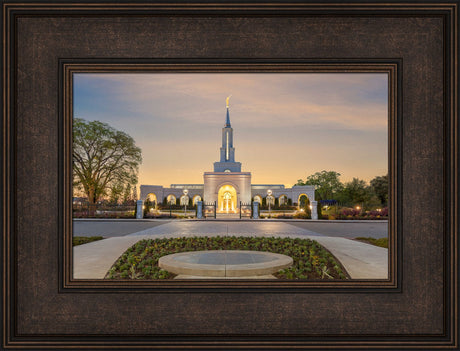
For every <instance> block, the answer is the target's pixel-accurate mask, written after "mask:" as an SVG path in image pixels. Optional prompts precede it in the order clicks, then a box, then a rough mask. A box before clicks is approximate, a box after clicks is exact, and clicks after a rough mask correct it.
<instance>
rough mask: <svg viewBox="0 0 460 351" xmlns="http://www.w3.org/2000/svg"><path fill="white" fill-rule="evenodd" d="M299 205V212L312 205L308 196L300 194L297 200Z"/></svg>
mask: <svg viewBox="0 0 460 351" xmlns="http://www.w3.org/2000/svg"><path fill="white" fill-rule="evenodd" d="M297 204H298V208H299V210H300V209H301V208H306V207H307V206H308V205H310V199H309V198H308V196H307V194H300V195H299V198H298V200H297Z"/></svg>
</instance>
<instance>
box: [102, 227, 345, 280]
mask: <svg viewBox="0 0 460 351" xmlns="http://www.w3.org/2000/svg"><path fill="white" fill-rule="evenodd" d="M199 250H254V251H267V252H273V253H280V254H284V255H288V256H290V257H292V258H293V260H294V264H293V266H292V267H290V268H287V269H282V270H280V271H278V272H277V273H275V274H274V275H275V276H276V277H277V278H279V279H348V278H347V273H346V271H345V269H344V268H343V267H342V265H341V264H340V263H339V262H338V261H337V260H336V259H335V258H334V256H333V255H332V254H331V253H330V252H329V251H327V250H326V249H324V248H323V247H322V246H321V245H320V244H318V243H317V242H316V241H313V240H309V239H291V238H273V237H271V238H266V237H235V236H231V237H219V236H217V237H186V238H185V237H184V238H173V239H155V240H154V239H149V240H141V241H139V242H137V243H136V244H135V245H133V246H132V247H130V248H129V249H128V250H127V251H125V252H124V253H123V255H122V256H121V257H120V258H119V259H118V260H117V262H115V264H114V265H113V266H112V268H111V269H110V270H109V272H108V273H107V275H106V278H107V279H172V278H174V277H175V275H174V274H172V273H169V272H167V271H165V270H163V269H161V268H160V267H158V260H159V258H160V257H162V256H165V255H169V254H173V253H179V252H187V251H199Z"/></svg>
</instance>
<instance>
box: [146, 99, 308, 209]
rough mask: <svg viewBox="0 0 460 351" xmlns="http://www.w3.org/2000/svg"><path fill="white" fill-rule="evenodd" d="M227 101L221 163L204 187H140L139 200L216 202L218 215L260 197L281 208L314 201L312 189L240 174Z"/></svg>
mask: <svg viewBox="0 0 460 351" xmlns="http://www.w3.org/2000/svg"><path fill="white" fill-rule="evenodd" d="M229 98H230V97H228V98H227V111H226V112H227V113H226V118H225V124H224V127H223V128H222V145H221V147H220V160H219V161H218V162H214V170H213V171H212V172H204V174H203V184H171V186H170V187H169V188H165V187H163V186H161V185H141V186H140V200H143V201H145V200H147V199H149V200H150V201H154V202H155V203H156V204H158V203H163V202H166V203H173V204H176V203H177V202H178V203H179V204H181V205H185V204H186V203H187V202H188V198H191V200H192V203H193V204H195V203H196V202H197V201H203V202H205V203H214V202H217V212H219V213H238V212H239V207H240V203H241V204H251V202H252V201H257V202H259V203H262V198H266V201H267V203H269V202H270V203H271V204H273V205H274V204H275V199H278V203H279V204H280V205H282V204H287V203H288V202H290V203H292V204H293V205H298V204H299V202H300V201H299V200H300V197H301V196H303V195H305V196H307V197H308V199H309V200H310V202H312V201H315V188H314V186H298V185H295V186H293V187H292V188H285V186H284V185H282V184H252V182H251V172H242V171H241V162H236V161H235V148H234V146H233V128H232V126H231V123H230V109H229V104H228V102H229ZM315 212H316V211H315Z"/></svg>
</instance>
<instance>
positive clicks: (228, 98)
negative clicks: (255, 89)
mask: <svg viewBox="0 0 460 351" xmlns="http://www.w3.org/2000/svg"><path fill="white" fill-rule="evenodd" d="M231 97H232V95H230V96H227V98H226V99H225V101H226V102H227V108H228V101H229V100H230V98H231Z"/></svg>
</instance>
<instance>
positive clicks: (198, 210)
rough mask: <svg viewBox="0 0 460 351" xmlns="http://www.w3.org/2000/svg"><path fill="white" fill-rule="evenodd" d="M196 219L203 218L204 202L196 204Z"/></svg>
mask: <svg viewBox="0 0 460 351" xmlns="http://www.w3.org/2000/svg"><path fill="white" fill-rule="evenodd" d="M196 218H198V219H201V218H203V201H197V202H196Z"/></svg>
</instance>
